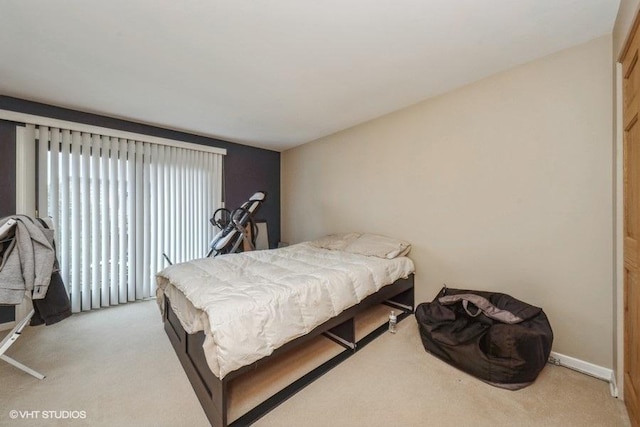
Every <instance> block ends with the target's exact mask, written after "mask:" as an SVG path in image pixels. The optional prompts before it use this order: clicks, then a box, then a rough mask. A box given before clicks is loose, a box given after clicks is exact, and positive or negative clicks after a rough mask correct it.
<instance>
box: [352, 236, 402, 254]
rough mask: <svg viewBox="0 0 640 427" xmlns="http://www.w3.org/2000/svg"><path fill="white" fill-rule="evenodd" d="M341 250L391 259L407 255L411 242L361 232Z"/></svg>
mask: <svg viewBox="0 0 640 427" xmlns="http://www.w3.org/2000/svg"><path fill="white" fill-rule="evenodd" d="M343 250H344V251H345V252H351V253H354V254H360V255H366V256H375V257H378V258H387V259H393V258H396V257H398V256H405V255H407V254H408V253H409V251H410V250H411V244H410V243H409V242H406V241H404V240H398V239H392V238H390V237H386V236H380V235H377V234H362V235H361V236H360V237H358V238H357V239H355V240H353V241H352V242H351V243H349V244H348V245H347V247H345V248H344V249H343Z"/></svg>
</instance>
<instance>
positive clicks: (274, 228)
mask: <svg viewBox="0 0 640 427" xmlns="http://www.w3.org/2000/svg"><path fill="white" fill-rule="evenodd" d="M177 108H179V107H177ZM0 109H3V110H11V111H17V112H22V113H27V114H33V115H38V116H43V117H50V118H55V119H59V120H67V121H72V122H77V123H84V124H88V125H94V126H101V127H105V128H111V129H118V130H122V131H128V132H135V133H140V134H144V135H151V136H156V137H160V138H168V139H175V140H179V141H185V142H190V143H194V144H202V145H207V146H210V147H219V148H224V149H226V150H227V155H226V156H225V158H224V194H225V204H226V207H227V208H229V209H234V208H236V207H238V206H239V205H240V204H242V203H243V202H244V201H246V200H247V199H248V198H249V197H250V196H251V195H252V194H253V193H254V192H256V191H258V190H263V191H266V192H267V199H266V201H265V203H264V204H263V205H262V207H261V209H260V211H259V212H258V214H257V217H258V218H259V219H263V220H266V221H267V226H268V230H269V244H270V246H271V247H275V246H276V245H277V243H278V242H279V241H280V153H279V152H277V151H270V150H264V149H260V148H255V147H249V146H246V145H241V144H236V143H232V142H228V141H222V140H219V139H214V138H208V137H204V136H199V135H193V134H189V133H186V132H180V131H175V130H170V129H164V128H161V127H157V126H151V125H145V124H141V123H136V122H132V121H127V120H122V119H115V118H112V117H106V116H101V115H97V114H92V113H85V112H82V111H76V110H70V109H67V108H60V107H55V106H52V105H47V104H40V103H36V102H32V101H26V100H23V99H18V98H12V97H8V96H0ZM15 157H16V156H15V124H14V123H11V122H6V121H2V120H0V179H2V181H0V204H1V205H0V217H1V216H6V215H9V214H11V213H14V212H15V172H16V170H15V168H16V164H15ZM212 213H213V212H212ZM205 250H206V248H203V251H205ZM2 313H3V307H0V319H2V317H1V316H2Z"/></svg>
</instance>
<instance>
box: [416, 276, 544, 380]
mask: <svg viewBox="0 0 640 427" xmlns="http://www.w3.org/2000/svg"><path fill="white" fill-rule="evenodd" d="M415 316H416V320H417V321H418V326H419V329H420V338H421V339H422V344H423V345H424V348H425V350H427V352H429V353H431V354H433V355H434V356H436V357H438V358H440V359H442V360H443V361H445V362H447V363H449V364H450V365H452V366H455V367H457V368H459V369H461V370H463V371H464V372H467V373H468V374H471V375H473V376H475V377H477V378H479V379H481V380H483V381H485V382H487V383H489V384H491V385H495V386H498V387H502V388H506V389H510V390H518V389H520V388H522V387H526V386H528V385H529V384H531V383H532V382H533V381H534V380H535V379H536V377H537V376H538V374H539V373H540V371H542V368H544V365H545V364H546V363H547V360H548V359H549V353H550V352H551V344H552V343H553V331H552V330H551V325H549V321H548V320H547V316H546V315H545V314H544V311H542V309H541V308H539V307H534V306H532V305H529V304H527V303H525V302H522V301H519V300H517V299H515V298H513V297H511V296H509V295H506V294H501V293H496V292H484V291H471V290H462V289H451V288H447V287H444V288H442V290H441V291H440V292H439V293H438V295H437V296H436V298H435V299H434V300H433V301H432V302H430V303H422V304H420V305H418V307H417V308H416V312H415Z"/></svg>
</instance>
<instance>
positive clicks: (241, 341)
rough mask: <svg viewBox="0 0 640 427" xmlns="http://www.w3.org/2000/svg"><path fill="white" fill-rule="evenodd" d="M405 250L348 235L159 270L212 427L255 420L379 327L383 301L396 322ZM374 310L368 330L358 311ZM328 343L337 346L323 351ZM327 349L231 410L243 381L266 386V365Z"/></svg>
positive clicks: (401, 307)
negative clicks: (284, 380) (261, 396)
mask: <svg viewBox="0 0 640 427" xmlns="http://www.w3.org/2000/svg"><path fill="white" fill-rule="evenodd" d="M409 249H410V246H409V244H408V243H407V242H403V241H399V240H395V239H389V238H386V237H382V236H375V235H369V234H360V233H345V234H340V235H332V236H327V237H325V238H323V239H318V240H316V241H312V242H305V243H299V244H296V245H292V246H289V247H285V248H280V249H274V250H265V251H253V252H246V253H241V254H232V255H223V256H218V257H216V258H205V259H201V260H194V261H190V262H187V263H182V264H177V265H173V266H170V267H168V268H166V269H165V270H163V271H161V272H160V273H158V275H157V283H158V291H157V297H158V298H157V301H158V304H159V306H160V309H161V312H162V316H163V321H164V329H165V331H166V333H167V335H168V336H169V339H170V341H171V343H172V345H173V347H174V349H175V351H176V354H177V355H178V358H179V359H180V362H181V364H182V366H183V368H184V370H185V372H186V374H187V376H188V378H189V380H190V382H191V384H192V386H193V389H194V391H195V393H196V395H197V396H198V399H199V400H200V403H201V405H202V407H203V409H204V411H205V414H206V415H207V417H208V419H209V421H210V423H211V425H213V426H216V427H218V426H221V427H222V426H227V425H234V426H238V425H248V424H251V423H252V422H253V421H255V420H256V419H258V418H259V417H260V416H262V415H264V414H265V413H266V412H268V411H269V410H271V409H272V408H273V407H275V406H277V405H278V404H279V403H280V402H282V401H283V400H285V399H287V398H288V397H289V396H291V395H292V394H294V393H295V392H297V391H298V390H300V389H301V388H303V387H304V386H306V385H307V384H309V383H310V382H312V381H313V380H315V379H316V378H318V377H319V376H321V375H322V374H323V373H325V372H327V371H328V370H330V369H331V368H332V367H334V366H336V365H337V364H338V363H340V362H341V361H343V360H345V359H346V358H348V357H349V356H351V355H352V354H354V353H355V352H356V351H358V350H359V349H361V348H362V347H363V346H364V345H366V344H367V343H368V342H370V341H371V340H372V339H374V338H375V337H376V336H379V335H380V334H381V333H383V332H384V331H385V330H386V322H385V320H386V318H388V317H387V316H388V314H389V311H390V310H389V306H391V307H393V308H394V309H395V310H396V312H398V320H402V319H403V318H404V317H406V316H408V315H409V314H411V313H412V312H413V308H414V296H413V272H414V265H413V262H412V261H411V259H409V258H408V257H407V256H406V254H407V253H408V251H409ZM380 304H384V305H385V306H384V307H386V308H380V307H381V306H380ZM371 313H374V314H373V315H372V314H371ZM375 313H378V314H377V316H376V315H375ZM373 317H377V319H378V324H377V325H376V327H374V328H373V329H372V328H371V327H370V325H369V326H368V329H367V332H366V333H365V334H363V333H362V332H360V331H358V330H357V328H358V324H359V322H362V319H363V318H365V319H366V318H373ZM380 319H382V320H380ZM327 342H329V343H331V345H333V346H334V347H332V348H331V350H329V349H326V351H325V347H327V345H328V344H327ZM336 344H337V345H336ZM336 347H337V348H339V349H340V350H339V351H337V350H336V349H335V348H336ZM305 351H306V352H307V356H305V355H304V352H305ZM323 352H324V353H326V354H327V356H325V357H324V358H316V359H318V360H319V362H317V361H316V362H314V363H311V364H308V366H307V371H306V372H303V373H302V374H300V375H294V376H293V378H291V379H290V382H289V383H287V384H284V385H282V386H278V387H277V390H275V391H274V390H273V386H272V387H271V388H272V390H270V391H269V392H268V393H266V396H267V397H266V398H265V399H264V401H258V402H257V403H256V402H252V403H251V404H245V405H244V406H245V408H243V409H242V410H240V412H241V413H238V410H236V411H235V413H232V412H231V411H230V401H231V400H232V399H231V396H234V395H235V396H238V395H243V396H244V395H245V394H247V392H243V391H238V389H239V388H241V387H244V389H243V390H245V391H246V390H248V389H251V384H255V383H258V382H259V381H260V380H259V379H260V375H262V377H263V382H266V383H269V384H271V383H273V382H274V381H271V380H269V381H266V380H264V378H268V375H269V374H268V372H269V370H270V369H271V370H272V371H273V369H276V368H277V367H278V366H281V367H282V366H284V367H285V368H287V369H286V371H290V370H293V368H291V366H293V365H291V364H289V362H288V360H289V361H290V360H306V359H309V358H310V357H312V356H314V357H315V355H320V354H321V353H323ZM324 353H323V354H324ZM305 358H306V359H305ZM288 364H289V365H288ZM274 367H275V368H274ZM274 372H275V371H274ZM281 376H282V375H281V374H274V375H273V376H272V377H273V378H276V377H281ZM285 376H286V375H285ZM256 378H257V379H256ZM238 384H240V385H238ZM237 400H238V399H237V398H235V400H234V401H237ZM240 400H241V399H240ZM232 406H233V407H234V408H235V407H236V406H237V405H232Z"/></svg>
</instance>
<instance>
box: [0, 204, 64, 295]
mask: <svg viewBox="0 0 640 427" xmlns="http://www.w3.org/2000/svg"><path fill="white" fill-rule="evenodd" d="M10 219H14V220H15V221H16V224H15V225H14V226H13V229H12V231H11V232H10V234H9V236H8V238H5V241H4V242H3V243H2V244H0V256H1V258H0V304H11V305H17V304H20V303H21V302H22V299H23V298H24V296H25V294H26V292H28V295H30V296H31V298H32V299H33V300H38V299H43V298H44V297H45V296H46V294H47V289H48V288H49V283H50V282H51V275H52V274H53V272H54V265H55V261H56V254H55V249H54V247H53V234H54V232H53V229H52V227H49V228H45V227H44V226H43V225H42V224H41V223H40V222H38V221H34V220H33V219H31V218H30V217H28V216H26V215H13V216H9V217H5V218H2V219H0V227H1V226H2V225H4V224H5V223H6V222H8V221H9V220H10Z"/></svg>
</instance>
